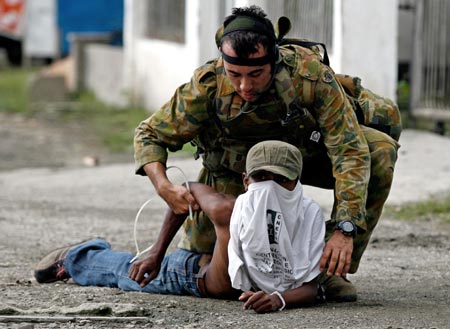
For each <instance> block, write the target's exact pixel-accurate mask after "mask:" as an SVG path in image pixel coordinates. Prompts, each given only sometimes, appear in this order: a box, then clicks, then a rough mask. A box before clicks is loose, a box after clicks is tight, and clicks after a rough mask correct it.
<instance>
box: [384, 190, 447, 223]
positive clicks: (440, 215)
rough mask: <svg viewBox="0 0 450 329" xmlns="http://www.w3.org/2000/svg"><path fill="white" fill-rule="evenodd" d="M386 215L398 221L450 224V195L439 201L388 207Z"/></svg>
mask: <svg viewBox="0 0 450 329" xmlns="http://www.w3.org/2000/svg"><path fill="white" fill-rule="evenodd" d="M386 213H387V215H388V216H390V217H393V218H396V219H406V220H427V219H438V220H440V221H441V222H443V223H446V224H450V195H447V196H446V197H444V198H440V199H437V200H429V201H423V202H417V203H409V204H406V205H402V206H396V207H392V206H391V207H386Z"/></svg>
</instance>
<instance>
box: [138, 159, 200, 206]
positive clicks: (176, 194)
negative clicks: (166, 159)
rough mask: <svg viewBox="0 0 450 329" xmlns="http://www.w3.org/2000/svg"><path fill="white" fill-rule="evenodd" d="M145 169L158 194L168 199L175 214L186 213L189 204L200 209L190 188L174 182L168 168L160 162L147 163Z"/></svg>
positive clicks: (165, 199)
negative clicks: (171, 180) (170, 178)
mask: <svg viewBox="0 0 450 329" xmlns="http://www.w3.org/2000/svg"><path fill="white" fill-rule="evenodd" d="M144 171H145V173H146V174H147V176H148V177H149V178H150V180H151V181H152V183H153V186H154V187H155V189H156V192H157V193H158V195H159V196H160V197H161V198H163V199H164V201H166V203H167V205H168V206H169V208H170V209H172V210H173V212H174V213H175V214H186V213H187V212H188V211H189V205H191V206H192V208H193V210H198V204H197V202H196V201H195V198H194V196H193V195H192V194H191V193H190V192H189V191H188V189H187V188H186V187H184V186H181V185H174V184H172V183H171V182H170V181H169V179H168V178H167V175H166V168H165V167H164V165H163V164H162V163H160V162H151V163H147V164H146V165H145V166H144Z"/></svg>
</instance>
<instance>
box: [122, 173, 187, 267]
mask: <svg viewBox="0 0 450 329" xmlns="http://www.w3.org/2000/svg"><path fill="white" fill-rule="evenodd" d="M169 169H178V170H179V171H180V173H181V175H183V178H184V182H185V184H186V188H187V190H188V191H189V192H190V191H191V190H190V188H189V182H188V180H187V177H186V175H185V174H184V172H183V170H181V169H180V168H179V167H176V166H170V167H167V169H166V172H167V171H168V170H169ZM152 200H153V198H150V199H148V200H147V201H145V202H144V203H143V204H142V206H141V207H140V208H139V210H138V212H137V214H136V217H135V219H134V231H133V236H134V245H135V246H136V256H134V257H133V259H131V260H130V264H131V263H133V262H134V261H135V260H137V259H139V257H141V256H142V254H144V253H146V252H147V251H149V250H150V249H151V248H152V247H153V244H151V245H150V246H149V247H148V248H146V249H144V250H142V251H140V250H139V244H138V241H137V223H138V221H139V216H140V215H141V212H142V210H144V208H145V207H146V206H147V205H148V204H149V203H150V202H151V201H152ZM193 218H194V217H193V212H192V206H191V205H190V204H189V219H190V220H192V219H193Z"/></svg>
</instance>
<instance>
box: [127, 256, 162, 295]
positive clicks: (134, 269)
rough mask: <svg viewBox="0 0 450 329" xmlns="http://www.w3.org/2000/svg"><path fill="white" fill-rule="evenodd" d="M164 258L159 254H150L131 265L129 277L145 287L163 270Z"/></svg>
mask: <svg viewBox="0 0 450 329" xmlns="http://www.w3.org/2000/svg"><path fill="white" fill-rule="evenodd" d="M161 262H162V257H161V256H160V255H158V254H154V253H151V252H150V253H149V254H148V255H146V256H145V258H143V259H142V260H139V261H136V262H134V263H133V265H131V267H130V270H129V272H128V275H129V276H130V279H131V280H134V281H136V282H137V283H139V285H140V286H141V287H145V286H146V285H147V284H148V283H149V282H150V281H152V280H153V279H154V278H156V277H157V275H158V273H159V270H160V268H161Z"/></svg>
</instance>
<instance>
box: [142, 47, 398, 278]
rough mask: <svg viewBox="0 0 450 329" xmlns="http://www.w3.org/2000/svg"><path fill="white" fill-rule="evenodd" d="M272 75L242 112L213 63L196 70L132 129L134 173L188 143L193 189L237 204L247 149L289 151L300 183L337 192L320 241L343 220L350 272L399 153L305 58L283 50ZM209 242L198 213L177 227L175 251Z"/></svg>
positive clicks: (207, 246) (211, 237)
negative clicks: (233, 198)
mask: <svg viewBox="0 0 450 329" xmlns="http://www.w3.org/2000/svg"><path fill="white" fill-rule="evenodd" d="M274 72H275V74H274V79H273V83H272V85H271V87H270V89H269V90H268V91H266V92H265V93H264V94H263V95H261V97H260V98H259V99H258V100H257V101H256V102H254V103H248V102H244V101H243V100H242V99H241V98H240V96H239V95H238V94H237V93H236V92H235V90H234V87H233V86H232V84H231V82H230V80H229V79H228V78H227V77H226V75H225V73H224V69H223V61H222V59H221V58H219V59H216V60H214V61H211V62H208V63H206V64H205V65H204V66H202V67H200V68H198V69H197V70H196V71H195V73H194V75H193V77H192V79H191V81H190V82H189V83H186V84H184V85H182V86H180V87H179V88H178V89H177V90H176V92H175V95H174V96H173V97H172V99H171V100H170V101H169V102H168V103H166V104H165V105H164V106H163V107H162V108H161V109H160V110H159V111H157V112H156V113H155V114H153V115H152V116H151V117H150V118H148V119H147V120H145V121H143V122H141V124H140V125H139V126H138V127H137V129H136V135H135V159H136V173H137V174H141V175H145V173H144V171H143V168H142V167H143V166H144V165H145V164H146V163H149V162H154V161H158V162H161V163H163V164H165V163H166V160H167V151H166V149H169V150H171V151H177V150H179V149H181V148H182V146H183V145H184V144H185V143H187V142H193V143H194V144H195V145H197V147H198V150H199V152H198V153H199V154H201V156H202V158H203V166H204V168H203V170H202V171H201V173H200V175H199V179H198V180H199V181H200V182H203V183H205V184H207V185H209V186H212V187H213V188H215V189H216V190H217V191H219V192H222V193H228V194H233V195H238V194H240V193H242V192H243V186H242V176H241V173H242V172H243V171H244V168H245V156H246V153H247V151H248V149H249V148H250V147H251V146H253V145H254V144H256V143H257V142H259V141H262V140H269V139H276V140H283V141H286V142H289V143H291V144H293V145H296V146H298V147H299V149H300V150H301V151H302V155H303V162H304V169H303V173H302V177H301V181H302V183H304V184H308V185H314V186H318V187H323V188H334V190H335V203H334V207H333V214H332V219H333V221H332V223H331V224H329V225H328V228H327V231H328V233H329V234H331V233H332V232H333V231H334V225H335V222H336V221H342V220H347V219H352V220H353V221H354V222H355V224H356V225H357V226H358V228H359V232H360V234H358V236H357V238H355V240H354V255H353V261H352V267H351V272H355V271H356V269H357V267H358V263H359V260H360V257H361V256H362V253H363V252H364V249H365V247H366V245H367V243H368V240H369V237H370V234H371V232H372V230H373V228H374V227H375V225H376V223H377V221H378V219H379V217H380V215H381V211H382V208H383V205H384V202H385V200H386V198H387V196H388V194H389V190H390V185H391V182H392V175H393V169H394V164H395V161H396V157H397V149H398V144H397V142H396V141H395V140H394V139H392V138H391V137H389V136H388V135H386V134H384V133H381V132H379V131H377V130H375V129H372V128H369V127H364V126H361V125H360V124H359V123H358V121H357V118H356V115H355V112H354V110H353V107H352V105H351V103H350V102H349V98H348V97H347V96H346V95H345V93H344V91H343V88H342V86H341V84H340V83H339V82H338V81H337V80H336V78H335V75H334V72H333V71H332V70H331V69H330V68H329V67H328V66H325V65H323V64H322V63H320V61H319V59H318V57H317V54H316V53H315V52H314V51H313V50H310V49H305V48H301V47H298V46H292V45H290V46H283V47H281V48H280V57H279V60H278V61H277V64H276V66H275V71H274ZM305 108H307V109H308V110H305ZM330 160H331V161H330ZM214 242H215V232H214V227H213V225H212V223H211V222H210V221H209V220H208V218H206V217H205V216H204V215H203V213H197V214H196V216H195V219H194V221H186V222H185V225H184V235H183V238H182V241H181V242H180V247H181V248H185V249H188V250H193V251H197V252H206V253H210V252H212V250H213V247H214Z"/></svg>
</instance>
